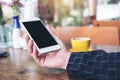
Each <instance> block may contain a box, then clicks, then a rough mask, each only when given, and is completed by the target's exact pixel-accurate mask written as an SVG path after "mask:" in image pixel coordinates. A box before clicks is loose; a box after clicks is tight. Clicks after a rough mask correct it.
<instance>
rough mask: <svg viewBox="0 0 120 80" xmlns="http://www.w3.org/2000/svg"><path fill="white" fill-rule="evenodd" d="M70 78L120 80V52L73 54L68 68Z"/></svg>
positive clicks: (97, 51) (99, 51)
mask: <svg viewBox="0 0 120 80" xmlns="http://www.w3.org/2000/svg"><path fill="white" fill-rule="evenodd" d="M66 70H67V73H68V75H69V77H72V78H81V79H86V80H120V52H116V53H106V52H105V51H103V50H94V51H90V52H79V53H72V54H71V56H70V59H69V62H68V64H67V67H66Z"/></svg>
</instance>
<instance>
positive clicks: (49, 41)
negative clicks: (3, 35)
mask: <svg viewBox="0 0 120 80" xmlns="http://www.w3.org/2000/svg"><path fill="white" fill-rule="evenodd" d="M20 24H21V25H22V26H23V27H24V28H25V30H26V32H27V33H28V35H29V37H30V38H31V39H32V40H33V42H34V44H35V46H36V47H37V49H38V51H39V53H41V54H42V53H47V52H50V51H54V50H58V49H60V45H59V44H58V42H57V40H56V39H55V37H54V36H52V35H51V31H50V30H49V29H48V28H47V27H46V25H45V24H44V23H43V22H42V21H41V20H40V18H32V19H21V20H20Z"/></svg>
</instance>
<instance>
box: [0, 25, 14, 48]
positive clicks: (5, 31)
mask: <svg viewBox="0 0 120 80" xmlns="http://www.w3.org/2000/svg"><path fill="white" fill-rule="evenodd" d="M11 46H12V28H11V27H10V26H3V25H0V48H7V47H11Z"/></svg>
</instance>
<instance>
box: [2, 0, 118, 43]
mask: <svg viewBox="0 0 120 80" xmlns="http://www.w3.org/2000/svg"><path fill="white" fill-rule="evenodd" d="M14 16H19V19H21V18H33V17H40V18H41V19H42V20H43V21H44V23H46V24H47V25H49V26H52V27H58V26H67V27H68V26H69V27H72V26H74V27H75V26H76V27H83V26H88V27H89V26H92V25H93V21H94V20H96V21H111V20H112V21H113V20H118V21H119V20H120V0H0V27H1V26H5V27H7V28H8V29H7V30H6V32H7V33H6V32H5V35H7V36H6V39H5V38H4V40H3V42H5V41H7V40H8V41H10V40H12V30H13V24H14V23H13V17H14ZM21 29H22V28H21ZM0 30H1V31H0V32H1V33H0V35H3V34H2V33H3V32H2V29H0ZM21 34H22V37H24V33H21ZM8 35H9V36H8ZM10 35H11V36H10ZM0 41H1V42H2V38H1V40H0Z"/></svg>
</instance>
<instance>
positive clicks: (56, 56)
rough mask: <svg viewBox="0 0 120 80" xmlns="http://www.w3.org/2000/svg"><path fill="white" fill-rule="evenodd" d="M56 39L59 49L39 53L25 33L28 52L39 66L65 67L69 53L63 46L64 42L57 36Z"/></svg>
mask: <svg viewBox="0 0 120 80" xmlns="http://www.w3.org/2000/svg"><path fill="white" fill-rule="evenodd" d="M56 38H57V37H56ZM57 40H58V42H59V44H60V46H61V49H60V50H57V51H53V52H49V53H46V54H40V53H39V52H38V50H37V48H36V47H35V45H34V44H33V41H32V40H31V39H30V38H29V36H28V35H27V36H26V42H27V45H28V54H29V55H30V56H32V57H33V59H34V60H35V62H36V63H37V64H39V65H40V66H45V67H51V68H61V69H66V66H67V63H68V60H69V57H70V54H71V53H70V52H69V51H68V50H67V49H66V48H65V46H64V44H63V43H62V42H61V41H60V40H59V39H58V38H57Z"/></svg>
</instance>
